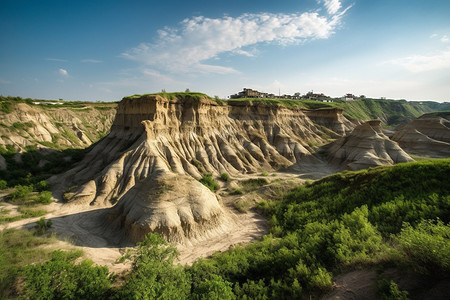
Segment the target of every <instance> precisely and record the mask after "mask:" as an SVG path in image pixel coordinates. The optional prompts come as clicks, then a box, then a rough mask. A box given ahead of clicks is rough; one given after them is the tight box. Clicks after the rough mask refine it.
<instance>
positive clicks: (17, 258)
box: [0, 229, 55, 299]
mask: <svg viewBox="0 0 450 300" xmlns="http://www.w3.org/2000/svg"><path fill="white" fill-rule="evenodd" d="M54 241H55V239H54V238H53V237H46V236H35V235H34V234H33V232H32V231H28V230H25V229H5V230H2V231H0V270H2V271H1V272H0V298H2V299H9V298H14V297H15V296H16V292H17V291H16V290H15V282H16V280H17V278H18V276H19V274H20V269H21V268H22V267H24V266H26V265H30V264H32V263H36V262H42V261H44V260H47V259H49V258H50V255H51V254H50V251H49V250H47V249H44V248H42V247H40V246H42V245H48V244H51V243H53V242H54Z"/></svg>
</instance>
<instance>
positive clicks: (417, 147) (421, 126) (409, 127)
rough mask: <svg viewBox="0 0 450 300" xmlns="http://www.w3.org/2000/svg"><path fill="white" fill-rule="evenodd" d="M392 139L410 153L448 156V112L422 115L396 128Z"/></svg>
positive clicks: (449, 145)
mask: <svg viewBox="0 0 450 300" xmlns="http://www.w3.org/2000/svg"><path fill="white" fill-rule="evenodd" d="M392 139H393V140H394V141H396V142H398V144H399V145H400V146H401V147H402V148H403V149H405V150H406V151H408V152H409V153H412V154H416V155H420V156H428V157H441V158H446V157H450V113H439V114H426V115H423V116H422V117H420V118H418V119H416V120H413V121H411V122H409V123H407V124H404V125H401V126H399V127H398V128H396V131H395V133H394V135H393V136H392Z"/></svg>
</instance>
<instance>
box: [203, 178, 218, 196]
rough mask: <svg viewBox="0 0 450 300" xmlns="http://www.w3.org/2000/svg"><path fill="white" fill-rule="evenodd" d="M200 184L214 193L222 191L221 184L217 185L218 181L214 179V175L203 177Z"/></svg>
mask: <svg viewBox="0 0 450 300" xmlns="http://www.w3.org/2000/svg"><path fill="white" fill-rule="evenodd" d="M200 182H201V183H202V184H203V185H204V186H206V187H207V188H209V189H210V190H211V191H213V192H215V191H217V190H218V189H220V185H219V183H217V181H216V180H215V179H214V178H213V177H212V174H205V175H203V177H202V178H201V179H200Z"/></svg>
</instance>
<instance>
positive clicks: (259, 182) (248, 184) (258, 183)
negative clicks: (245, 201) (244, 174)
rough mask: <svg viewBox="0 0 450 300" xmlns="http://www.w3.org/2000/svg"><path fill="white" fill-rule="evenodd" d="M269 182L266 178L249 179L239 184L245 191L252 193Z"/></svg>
mask: <svg viewBox="0 0 450 300" xmlns="http://www.w3.org/2000/svg"><path fill="white" fill-rule="evenodd" d="M268 183H269V181H268V180H267V179H266V178H251V179H247V180H244V181H241V182H240V185H241V186H242V188H243V189H244V190H245V191H247V192H248V191H252V190H256V189H258V188H260V187H262V186H264V185H266V184H268Z"/></svg>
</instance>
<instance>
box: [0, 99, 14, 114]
mask: <svg viewBox="0 0 450 300" xmlns="http://www.w3.org/2000/svg"><path fill="white" fill-rule="evenodd" d="M0 111H2V112H4V113H7V114H9V113H11V112H12V111H13V107H12V105H11V103H9V102H6V101H0Z"/></svg>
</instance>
